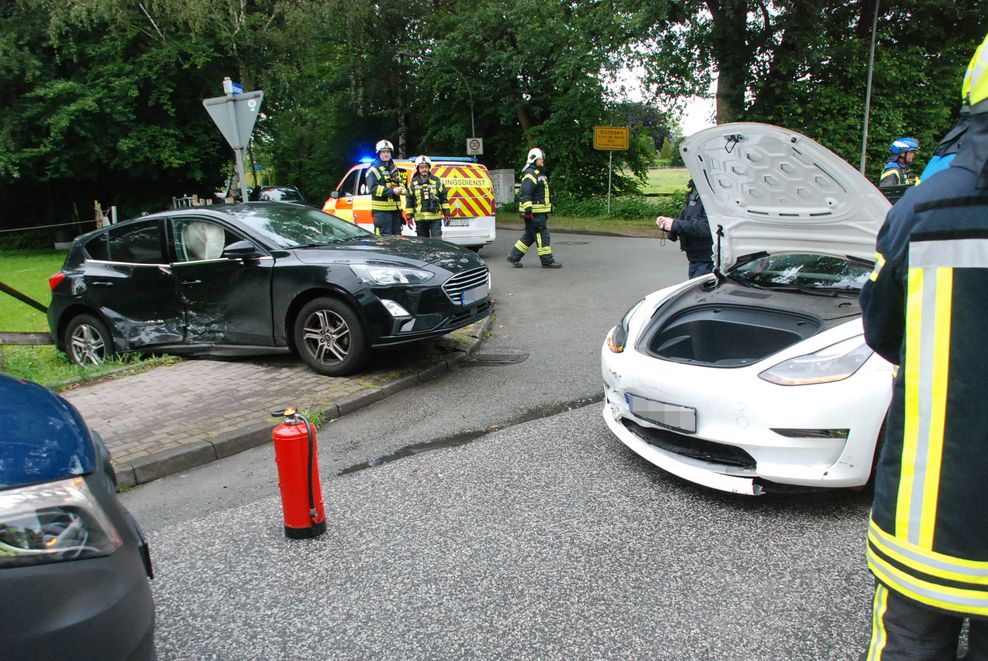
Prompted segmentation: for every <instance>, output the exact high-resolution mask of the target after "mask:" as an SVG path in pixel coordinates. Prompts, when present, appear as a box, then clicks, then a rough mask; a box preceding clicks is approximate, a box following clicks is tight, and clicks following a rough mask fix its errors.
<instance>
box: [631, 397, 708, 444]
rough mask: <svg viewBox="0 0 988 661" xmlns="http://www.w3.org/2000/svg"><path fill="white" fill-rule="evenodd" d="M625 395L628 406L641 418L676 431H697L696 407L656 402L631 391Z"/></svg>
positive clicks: (691, 432) (692, 432)
mask: <svg viewBox="0 0 988 661" xmlns="http://www.w3.org/2000/svg"><path fill="white" fill-rule="evenodd" d="M624 397H625V401H626V402H628V408H629V409H630V410H631V412H632V413H634V414H635V415H637V416H638V417H639V418H642V419H643V420H648V421H649V422H654V423H655V424H657V425H661V426H663V427H667V428H669V429H674V430H676V431H684V432H687V433H689V434H695V433H696V409H694V408H691V407H689V406H680V405H678V404H668V403H666V402H656V401H654V400H651V399H645V398H644V397H639V396H638V395H632V394H630V393H628V394H626V395H625V396H624Z"/></svg>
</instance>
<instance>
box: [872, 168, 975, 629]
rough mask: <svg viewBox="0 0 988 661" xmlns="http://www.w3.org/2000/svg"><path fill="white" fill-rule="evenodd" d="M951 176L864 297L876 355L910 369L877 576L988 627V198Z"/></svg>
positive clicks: (876, 526)
mask: <svg viewBox="0 0 988 661" xmlns="http://www.w3.org/2000/svg"><path fill="white" fill-rule="evenodd" d="M975 181H976V177H975V175H974V174H973V173H972V172H970V171H969V170H966V169H963V168H959V167H956V166H954V167H950V168H948V169H947V170H944V171H942V172H940V173H939V174H938V175H937V177H936V179H935V181H933V182H931V183H930V184H929V185H923V186H919V187H916V188H910V189H909V190H908V191H907V192H906V194H905V195H904V196H903V197H902V199H901V200H900V201H899V202H898V203H897V204H896V205H895V206H894V207H893V208H892V210H891V211H890V212H889V215H888V218H887V219H886V221H885V224H884V225H883V226H882V229H881V231H880V232H879V235H878V246H877V250H878V255H877V260H876V267H875V271H874V273H872V276H871V279H870V281H869V282H867V283H865V286H864V287H863V289H862V292H861V309H862V314H863V322H864V329H865V337H866V339H867V342H868V344H869V345H870V346H871V347H872V348H873V349H875V351H876V352H878V353H879V354H880V355H882V356H883V357H884V358H885V359H886V360H889V361H890V362H892V363H898V364H899V365H900V368H899V369H898V371H897V374H896V377H895V384H894V391H893V398H892V405H891V408H890V409H889V414H888V427H887V428H888V435H887V436H886V441H885V447H884V449H883V451H882V455H881V458H880V460H879V464H878V467H877V471H876V476H875V500H874V505H873V508H872V513H871V520H870V522H869V529H868V552H867V553H868V567H869V568H870V569H871V571H872V572H873V573H874V575H875V577H876V578H877V579H878V580H879V581H881V582H882V583H883V584H884V585H886V586H887V587H888V588H890V589H892V590H895V591H896V592H897V593H899V594H901V595H904V596H905V597H907V598H910V599H912V600H914V601H916V602H919V603H921V604H925V605H927V606H930V607H932V608H935V609H938V610H942V611H946V612H951V613H960V614H970V615H979V616H983V617H988V489H986V488H985V486H984V482H983V480H984V479H985V475H988V405H986V401H985V400H986V396H988V361H986V360H985V357H984V354H985V348H984V346H985V343H984V329H985V328H988V306H985V305H983V304H982V301H984V300H985V297H986V295H988V294H986V292H988V196H986V195H984V191H976V190H975Z"/></svg>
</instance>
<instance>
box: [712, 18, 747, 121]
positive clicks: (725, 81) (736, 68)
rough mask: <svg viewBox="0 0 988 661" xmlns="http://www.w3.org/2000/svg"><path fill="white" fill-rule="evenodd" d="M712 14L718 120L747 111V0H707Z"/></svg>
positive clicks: (733, 118)
mask: <svg viewBox="0 0 988 661" xmlns="http://www.w3.org/2000/svg"><path fill="white" fill-rule="evenodd" d="M707 9H709V10H710V14H711V16H712V17H713V31H712V35H711V36H712V39H711V42H712V43H713V49H714V52H713V59H714V62H715V63H716V65H717V123H718V124H725V123H727V122H733V121H734V120H736V119H737V118H739V117H741V115H742V114H743V112H744V93H745V81H746V80H747V77H748V66H749V64H750V59H751V53H750V47H749V45H748V43H747V36H748V30H747V22H748V2H747V0H707Z"/></svg>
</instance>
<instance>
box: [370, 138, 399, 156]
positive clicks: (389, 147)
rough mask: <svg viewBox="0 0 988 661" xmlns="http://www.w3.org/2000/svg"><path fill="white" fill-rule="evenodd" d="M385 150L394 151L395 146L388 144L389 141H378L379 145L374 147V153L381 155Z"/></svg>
mask: <svg viewBox="0 0 988 661" xmlns="http://www.w3.org/2000/svg"><path fill="white" fill-rule="evenodd" d="M384 150H388V151H394V150H395V146H394V145H393V144H391V143H390V142H388V141H387V140H378V141H377V144H376V145H374V151H376V152H377V153H378V154H380V153H381V152H382V151H384Z"/></svg>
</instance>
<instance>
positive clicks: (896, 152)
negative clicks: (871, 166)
mask: <svg viewBox="0 0 988 661" xmlns="http://www.w3.org/2000/svg"><path fill="white" fill-rule="evenodd" d="M918 151H919V142H917V141H916V140H915V139H914V138H896V139H895V140H894V141H893V142H892V147H891V148H890V149H889V160H888V163H886V164H885V168H884V169H882V176H881V178H880V179H879V181H878V186H879V187H880V188H886V187H888V186H912V185H914V184H918V183H919V179H918V178H917V177H916V175H915V174H913V161H915V160H916V152H918Z"/></svg>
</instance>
